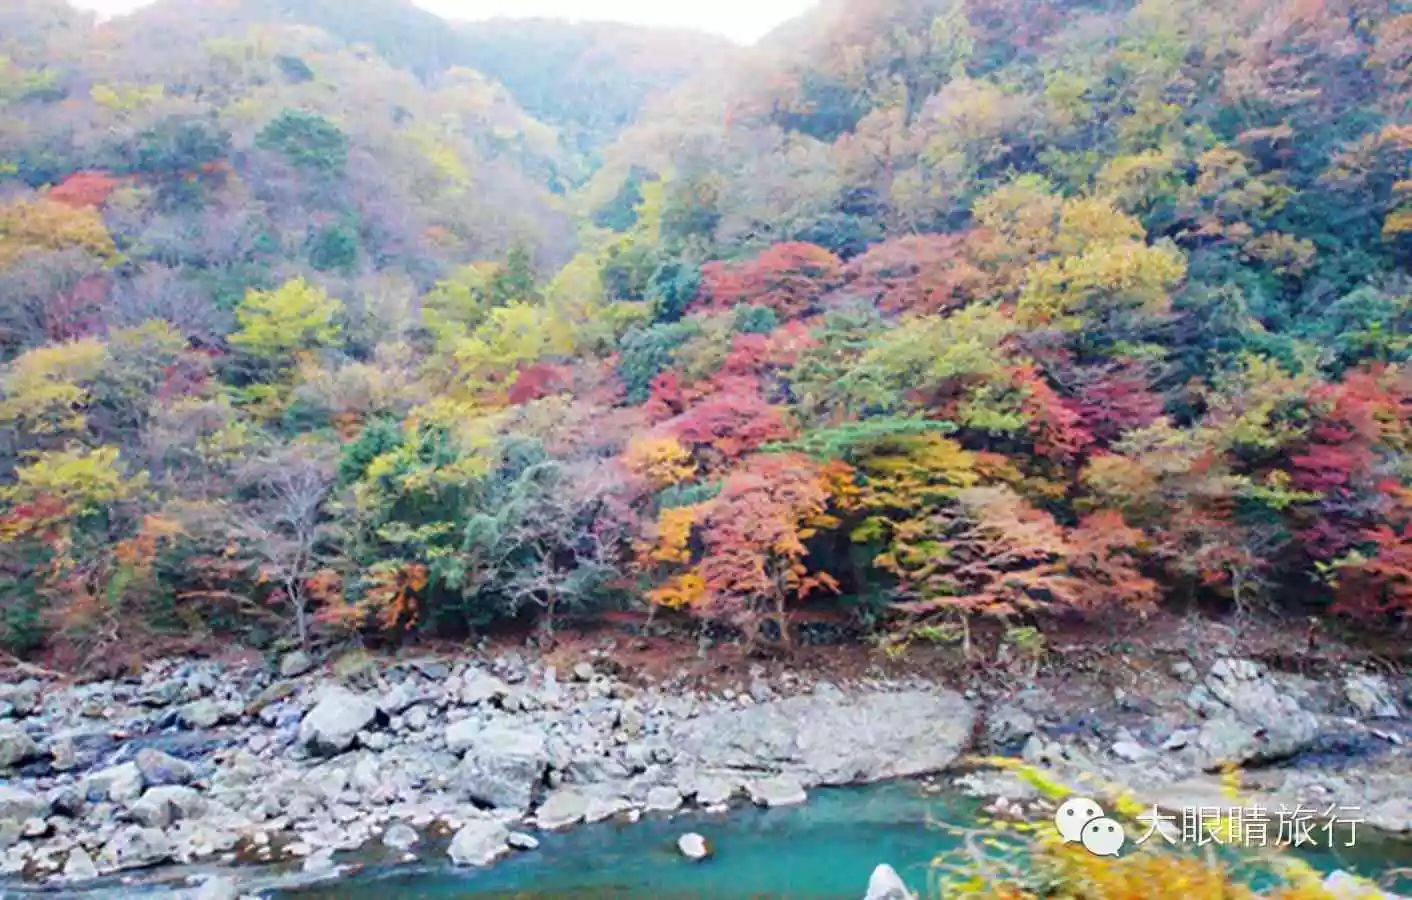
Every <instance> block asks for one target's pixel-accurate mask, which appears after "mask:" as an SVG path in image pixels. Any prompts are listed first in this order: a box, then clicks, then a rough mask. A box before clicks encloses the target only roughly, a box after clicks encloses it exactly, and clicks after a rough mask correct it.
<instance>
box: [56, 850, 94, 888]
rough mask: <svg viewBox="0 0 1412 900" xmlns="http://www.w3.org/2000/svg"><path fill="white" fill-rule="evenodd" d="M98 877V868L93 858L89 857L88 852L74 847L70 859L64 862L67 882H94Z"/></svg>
mask: <svg viewBox="0 0 1412 900" xmlns="http://www.w3.org/2000/svg"><path fill="white" fill-rule="evenodd" d="M97 877H98V867H97V866H96V865H94V864H93V857H91V856H89V855H88V851H87V850H85V849H83V848H82V847H74V848H73V849H72V850H70V851H69V856H68V859H66V860H64V880H65V881H92V880H93V879H95V878H97Z"/></svg>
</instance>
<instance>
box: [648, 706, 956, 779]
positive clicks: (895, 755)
mask: <svg viewBox="0 0 1412 900" xmlns="http://www.w3.org/2000/svg"><path fill="white" fill-rule="evenodd" d="M974 722H975V710H974V709H973V708H972V706H971V704H970V703H968V702H967V701H966V700H965V699H964V698H963V697H962V696H961V695H960V694H957V693H956V692H954V691H947V690H929V691H903V692H899V693H882V692H869V693H865V694H860V695H857V696H851V697H850V696H848V695H845V694H843V693H842V692H840V691H837V690H832V691H816V692H815V693H814V694H812V695H809V696H802V697H790V698H788V699H785V700H773V701H770V702H768V703H760V704H757V705H755V706H751V707H746V708H745V709H735V710H726V711H722V712H717V713H713V714H711V715H705V716H701V717H699V718H696V719H692V720H690V721H688V722H685V723H683V724H682V725H680V726H678V728H677V729H676V731H675V733H674V735H673V738H672V740H671V746H672V747H674V748H675V749H676V750H677V751H678V759H679V761H680V762H681V763H682V764H687V765H689V764H692V763H694V764H695V766H696V767H697V768H700V769H702V770H706V771H710V770H716V771H722V772H726V771H731V770H734V771H737V772H742V773H743V772H758V771H760V770H761V769H765V770H767V771H768V770H774V771H777V772H780V773H787V774H791V775H794V776H796V777H797V778H799V780H800V781H802V782H803V783H804V784H806V785H815V784H825V785H828V784H853V783H855V782H869V781H881V780H883V779H886V778H903V777H907V776H912V775H924V774H927V773H929V772H936V771H940V770H941V769H944V768H946V767H947V766H949V765H951V763H952V762H954V761H955V760H956V758H957V756H959V755H960V754H961V751H962V750H963V749H964V748H965V747H966V745H967V744H968V742H969V741H970V739H971V731H972V726H973V724H974Z"/></svg>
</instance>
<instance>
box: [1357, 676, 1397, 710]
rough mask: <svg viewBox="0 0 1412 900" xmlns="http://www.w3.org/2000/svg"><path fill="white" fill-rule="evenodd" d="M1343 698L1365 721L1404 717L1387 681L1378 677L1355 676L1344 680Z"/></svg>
mask: <svg viewBox="0 0 1412 900" xmlns="http://www.w3.org/2000/svg"><path fill="white" fill-rule="evenodd" d="M1343 696H1344V698H1345V699H1347V700H1348V702H1349V704H1350V705H1351V706H1352V707H1353V708H1354V709H1355V710H1357V711H1358V714H1359V715H1360V716H1362V717H1363V718H1365V719H1396V718H1397V717H1398V716H1400V715H1402V711H1401V710H1400V709H1398V706H1397V701H1396V700H1395V699H1393V694H1392V691H1391V690H1389V689H1388V684H1387V681H1385V680H1384V679H1382V678H1379V677H1378V676H1376V675H1353V676H1351V677H1349V678H1346V679H1344V682H1343Z"/></svg>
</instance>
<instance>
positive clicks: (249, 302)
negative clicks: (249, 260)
mask: <svg viewBox="0 0 1412 900" xmlns="http://www.w3.org/2000/svg"><path fill="white" fill-rule="evenodd" d="M342 312H343V303H342V301H340V300H338V299H336V298H334V297H330V296H329V295H328V294H327V293H326V292H325V291H324V290H323V289H322V288H320V287H317V286H316V285H312V284H310V283H309V282H308V281H305V280H304V279H303V278H295V279H293V280H291V281H287V282H285V283H284V284H283V285H282V286H280V287H279V288H277V289H275V290H273V291H256V290H251V291H249V292H248V293H247V294H246V295H245V299H244V300H242V301H241V302H240V306H239V307H238V308H237V309H236V318H237V320H238V321H239V323H240V330H239V331H237V332H236V333H235V334H232V335H231V336H230V342H231V344H232V346H235V347H238V348H239V349H241V350H243V351H245V352H246V353H248V354H250V355H251V356H253V357H256V358H258V359H261V360H264V361H266V362H274V363H287V362H290V361H291V360H292V358H293V357H295V356H296V355H298V354H300V353H303V352H306V351H309V350H315V349H318V348H321V347H327V346H329V345H331V344H333V343H335V342H336V341H337V340H338V338H339V335H340V333H341V329H340V326H339V324H338V317H339V315H340V314H341V313H342Z"/></svg>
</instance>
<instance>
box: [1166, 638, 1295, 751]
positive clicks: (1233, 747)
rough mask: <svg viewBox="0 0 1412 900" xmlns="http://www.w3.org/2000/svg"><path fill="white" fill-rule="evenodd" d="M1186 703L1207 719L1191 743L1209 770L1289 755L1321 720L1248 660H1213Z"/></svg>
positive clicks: (1280, 683) (1262, 669)
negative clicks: (1229, 764)
mask: <svg viewBox="0 0 1412 900" xmlns="http://www.w3.org/2000/svg"><path fill="white" fill-rule="evenodd" d="M1187 703H1188V705H1190V706H1191V707H1192V708H1194V709H1196V710H1197V711H1198V712H1199V713H1201V715H1202V716H1204V717H1205V718H1206V720H1207V721H1206V722H1205V723H1203V725H1202V726H1201V730H1200V731H1199V732H1198V733H1197V735H1196V739H1195V741H1194V744H1195V747H1196V752H1197V754H1196V755H1197V757H1198V761H1199V763H1200V765H1201V766H1202V768H1204V769H1206V770H1208V771H1214V770H1216V769H1219V768H1221V767H1223V766H1225V765H1226V764H1228V763H1236V764H1241V763H1249V762H1263V761H1269V760H1277V759H1284V758H1287V757H1290V756H1293V755H1295V754H1297V753H1299V752H1300V751H1301V750H1303V749H1305V748H1306V747H1308V746H1309V745H1310V744H1311V742H1312V741H1313V740H1314V738H1315V737H1316V736H1317V734H1318V731H1319V720H1318V719H1317V718H1316V717H1315V716H1314V715H1313V714H1312V713H1310V712H1308V711H1306V710H1304V709H1303V708H1302V707H1301V706H1300V703H1299V700H1298V699H1297V698H1296V697H1295V696H1294V694H1293V693H1292V692H1291V691H1290V690H1289V687H1288V685H1287V684H1285V683H1282V682H1281V681H1279V680H1277V679H1275V678H1272V677H1271V676H1270V675H1269V673H1268V672H1266V671H1265V670H1264V668H1262V667H1261V666H1259V665H1257V664H1256V663H1253V662H1250V661H1249V660H1233V659H1221V660H1217V661H1216V663H1215V664H1214V665H1213V666H1212V667H1211V672H1210V673H1209V674H1208V675H1207V676H1206V679H1205V680H1204V681H1203V682H1202V683H1201V684H1199V685H1197V686H1196V687H1195V688H1193V689H1192V691H1191V694H1190V695H1189V696H1188V698H1187Z"/></svg>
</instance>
